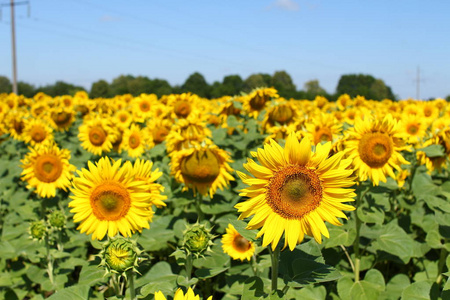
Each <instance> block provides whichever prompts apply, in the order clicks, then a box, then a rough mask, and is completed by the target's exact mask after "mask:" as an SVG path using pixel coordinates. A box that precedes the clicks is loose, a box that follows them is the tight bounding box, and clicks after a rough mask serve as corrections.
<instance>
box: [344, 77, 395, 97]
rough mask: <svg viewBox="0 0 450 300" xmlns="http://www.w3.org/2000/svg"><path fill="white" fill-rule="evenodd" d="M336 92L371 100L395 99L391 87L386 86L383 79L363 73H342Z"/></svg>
mask: <svg viewBox="0 0 450 300" xmlns="http://www.w3.org/2000/svg"><path fill="white" fill-rule="evenodd" d="M336 93H337V94H338V95H341V94H348V95H350V96H351V97H356V96H358V95H360V96H364V97H366V98H367V99H373V100H383V99H385V98H389V99H393V100H395V96H394V94H393V93H392V90H391V88H390V87H389V86H386V84H385V83H384V81H383V80H381V79H375V78H374V77H373V76H371V75H364V74H348V75H342V76H341V78H340V79H339V82H338V86H337V88H336Z"/></svg>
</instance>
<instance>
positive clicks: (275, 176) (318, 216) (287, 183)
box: [235, 133, 356, 250]
mask: <svg viewBox="0 0 450 300" xmlns="http://www.w3.org/2000/svg"><path fill="white" fill-rule="evenodd" d="M330 149H331V143H326V144H317V146H316V152H315V153H312V151H311V142H310V141H309V140H308V139H307V138H304V139H302V140H301V142H299V141H298V139H297V138H296V136H295V134H294V133H291V134H290V135H289V136H288V138H287V139H286V145H285V148H284V149H283V148H282V147H281V146H280V145H278V143H276V142H275V141H273V140H272V141H270V143H267V144H265V145H264V149H258V151H257V152H256V153H253V156H255V157H257V159H258V161H259V162H260V163H261V165H259V164H257V163H256V162H255V161H253V160H252V159H247V161H248V162H247V163H246V164H244V167H245V168H246V169H247V171H248V172H250V173H251V174H252V175H253V176H255V177H252V176H248V175H246V174H244V173H242V172H239V171H237V173H238V175H239V177H240V178H241V179H242V181H243V182H244V183H245V184H247V185H249V187H248V188H246V189H243V190H242V191H241V193H240V195H241V196H245V197H249V199H247V200H246V201H245V202H241V203H238V204H236V206H235V208H237V209H238V211H239V212H240V213H241V215H240V216H239V219H244V218H247V217H250V216H252V215H254V217H253V218H252V219H251V220H250V222H249V223H248V226H247V228H248V229H258V228H261V227H262V229H261V230H260V231H259V232H258V234H257V237H261V236H262V235H264V239H263V243H262V245H263V247H265V246H267V245H269V244H272V249H275V248H276V247H277V245H278V242H279V240H280V239H281V236H282V235H283V232H284V247H286V246H288V245H289V249H291V250H293V249H294V248H295V246H296V245H297V244H298V243H301V242H302V240H303V238H304V235H305V234H307V235H310V236H313V237H314V239H315V240H316V241H317V242H318V243H321V242H322V235H324V236H325V237H329V233H328V230H327V227H326V226H325V223H324V221H328V222H329V223H331V224H333V225H341V223H340V221H339V220H338V219H337V218H336V217H340V218H346V216H345V214H344V213H343V212H342V210H349V211H350V210H354V209H355V208H354V207H353V206H350V205H346V204H343V202H347V201H354V199H353V197H355V196H356V195H355V193H354V192H353V189H347V187H351V186H352V185H354V184H355V181H354V178H353V177H352V173H353V170H352V169H350V168H349V166H350V165H351V160H350V159H343V155H344V153H343V152H341V153H338V154H336V155H334V156H331V157H328V155H329V152H330Z"/></svg>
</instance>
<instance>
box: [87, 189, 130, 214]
mask: <svg viewBox="0 0 450 300" xmlns="http://www.w3.org/2000/svg"><path fill="white" fill-rule="evenodd" d="M90 202H91V207H92V211H93V213H94V215H95V216H96V217H97V219H99V220H107V221H116V220H119V219H121V218H123V217H124V216H126V215H127V213H128V210H129V209H130V206H131V198H130V193H129V192H128V191H127V189H126V188H125V187H124V186H123V185H121V184H120V183H117V182H114V181H104V182H103V183H101V184H100V185H98V186H97V187H96V188H95V189H94V191H93V192H92V194H91V196H90Z"/></svg>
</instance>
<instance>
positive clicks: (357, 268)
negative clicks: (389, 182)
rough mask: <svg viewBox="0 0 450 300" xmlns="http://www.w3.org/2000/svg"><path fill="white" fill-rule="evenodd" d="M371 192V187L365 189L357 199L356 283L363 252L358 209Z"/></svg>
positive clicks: (354, 249)
mask: <svg viewBox="0 0 450 300" xmlns="http://www.w3.org/2000/svg"><path fill="white" fill-rule="evenodd" d="M369 190H370V186H367V187H365V188H364V189H362V190H361V192H360V193H359V194H358V197H356V210H355V226H356V237H355V242H354V243H353V251H354V252H355V269H354V272H355V282H358V281H359V270H360V266H361V252H360V248H359V238H360V232H361V225H362V221H361V219H360V218H359V217H358V213H357V209H358V208H359V207H360V206H361V203H362V200H363V198H364V196H365V195H366V193H367V192H368V191H369Z"/></svg>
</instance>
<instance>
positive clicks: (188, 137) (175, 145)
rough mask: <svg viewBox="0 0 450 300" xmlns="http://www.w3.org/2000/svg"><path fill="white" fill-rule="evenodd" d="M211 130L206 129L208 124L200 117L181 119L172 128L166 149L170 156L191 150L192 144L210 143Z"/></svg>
mask: <svg viewBox="0 0 450 300" xmlns="http://www.w3.org/2000/svg"><path fill="white" fill-rule="evenodd" d="M210 137H211V130H209V129H208V128H207V127H206V123H205V122H203V121H202V120H201V119H199V118H198V117H189V118H187V119H180V120H178V121H177V123H176V124H175V125H173V126H172V128H171V130H170V132H169V134H168V135H167V137H166V148H167V153H169V155H170V154H171V153H173V152H174V151H179V150H181V149H183V148H189V147H190V145H191V144H197V143H201V142H203V141H205V140H206V141H207V143H210V142H209V139H208V138H210Z"/></svg>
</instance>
